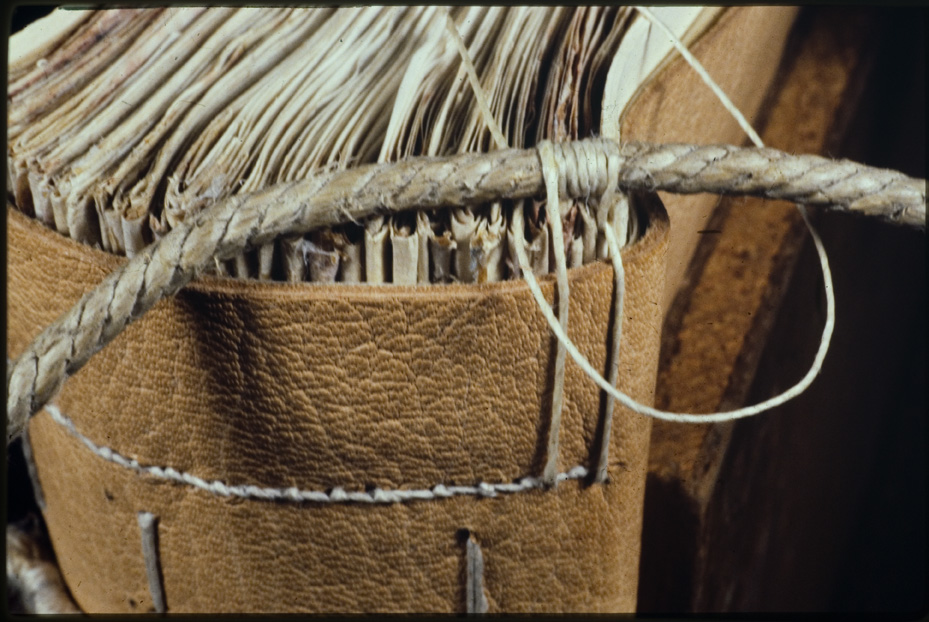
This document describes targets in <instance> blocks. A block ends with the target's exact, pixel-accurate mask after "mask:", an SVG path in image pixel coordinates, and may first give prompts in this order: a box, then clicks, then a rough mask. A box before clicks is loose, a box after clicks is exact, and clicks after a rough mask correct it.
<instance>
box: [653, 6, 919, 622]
mask: <svg viewBox="0 0 929 622" xmlns="http://www.w3.org/2000/svg"><path fill="white" fill-rule="evenodd" d="M912 20H913V17H912V16H910V17H909V22H911V23H912ZM905 21H907V17H906V16H903V17H901V16H900V15H895V14H888V13H887V12H883V11H879V10H875V9H855V10H850V9H834V8H820V9H808V10H806V12H805V13H804V14H803V15H802V16H801V18H800V20H799V21H798V24H797V26H796V28H795V31H794V33H793V42H792V44H791V45H792V46H793V47H792V48H788V54H787V55H786V57H785V61H784V63H783V64H782V69H781V74H780V83H779V86H778V87H776V92H777V95H776V97H774V98H772V99H771V100H770V101H769V106H768V110H767V122H766V124H765V125H764V132H763V134H762V136H763V138H764V139H765V141H766V142H767V143H768V144H769V145H771V146H774V147H777V148H780V149H785V150H787V151H795V152H801V151H802V152H813V153H817V152H818V153H822V154H831V155H836V156H839V155H842V156H848V157H855V158H858V159H860V160H862V161H864V162H867V163H869V164H876V165H885V166H897V167H898V168H902V167H903V165H902V164H900V163H894V164H890V163H880V162H876V161H874V160H873V159H869V157H870V158H873V157H874V155H873V154H874V152H875V149H874V148H873V147H874V145H867V144H864V143H866V142H867V140H866V139H865V138H864V137H865V136H867V135H868V133H869V130H871V131H873V132H875V133H877V134H880V136H881V138H882V139H884V140H883V141H882V142H879V143H878V144H879V145H882V144H885V143H886V142H888V141H886V138H887V135H886V130H882V129H880V128H874V127H873V124H874V120H875V119H879V120H880V119H883V120H885V121H886V120H887V117H888V116H889V117H891V118H894V116H895V115H899V114H900V113H899V112H894V111H893V110H892V109H891V110H884V109H880V108H879V107H877V106H875V104H874V102H873V99H874V97H875V95H874V93H875V92H877V91H881V90H883V91H886V90H887V89H888V88H900V85H901V84H904V85H910V90H909V95H910V100H911V102H912V100H913V98H914V96H916V95H918V93H915V92H914V91H913V88H912V81H913V80H914V79H915V78H914V76H915V75H916V74H915V71H917V70H919V68H918V67H917V68H916V69H915V70H914V69H913V67H912V66H910V69H909V72H908V73H904V74H902V75H900V76H899V77H898V80H897V81H891V84H890V85H889V87H888V85H886V84H885V85H880V83H879V82H877V80H879V77H880V76H881V75H885V74H886V71H887V67H886V65H887V63H890V64H891V66H893V65H897V66H899V62H900V61H899V59H898V60H897V62H896V63H894V62H893V61H892V60H889V59H888V55H890V56H893V54H892V53H891V52H893V50H891V52H888V51H887V47H888V42H891V43H893V42H894V41H895V40H897V39H898V38H899V37H900V35H899V31H900V24H901V23H902V22H905ZM914 29H915V30H914ZM904 30H905V28H904ZM919 33H920V31H919V29H918V26H910V29H909V31H908V34H909V36H910V38H911V40H915V42H916V43H915V47H916V50H917V51H918V49H919V46H920V45H922V46H923V48H922V49H923V52H922V54H923V56H924V54H925V51H924V45H925V43H924V41H925V38H924V37H925V35H924V31H922V35H921V36H920V34H919ZM897 47H898V48H900V47H901V46H900V45H899V44H898V45H897ZM901 53H902V52H901V50H900V49H897V50H896V54H897V55H898V56H899V55H900V54H901ZM905 56H906V55H905ZM911 56H912V52H911V53H910V55H909V57H911ZM904 66H905V65H904ZM920 75H921V73H920ZM900 78H902V79H903V81H902V82H901V81H900ZM876 85H877V86H876ZM863 89H867V90H865V91H863ZM895 100H896V102H897V104H898V105H899V103H900V101H902V100H900V99H899V98H895ZM923 102H924V99H923ZM909 105H910V107H911V108H912V107H913V106H916V109H921V108H920V106H919V104H918V100H917V103H916V104H913V103H910V104H909ZM923 106H924V104H923ZM915 114H916V113H914V112H912V111H911V113H910V116H911V117H912V116H914V115H915ZM922 114H923V115H924V112H923V113H922ZM915 123H917V125H918V123H919V120H917V121H916V122H915ZM911 127H912V123H911V124H910V126H906V125H904V126H901V127H899V128H898V134H903V135H908V136H910V140H911V142H912V141H913V140H915V145H917V148H918V149H925V125H924V118H923V125H922V134H921V135H920V134H919V131H918V127H917V128H916V130H917V131H916V132H915V133H910V132H908V128H911ZM914 136H915V138H914ZM905 146H906V145H904V146H903V147H904V148H905ZM898 151H899V150H898ZM911 164H916V166H915V169H916V170H911V171H908V172H909V174H911V175H917V176H921V177H923V176H925V170H924V160H923V164H922V165H921V166H920V165H919V164H918V163H913V162H911ZM920 169H923V170H920ZM817 220H818V222H819V226H820V229H821V231H822V234H823V238H824V241H825V243H826V245H827V250H828V251H829V255H830V260H831V263H832V269H833V274H834V278H835V288H836V292H837V299H838V310H837V317H838V320H837V329H836V335H835V339H834V344H833V347H832V349H831V351H830V354H829V356H828V357H827V360H826V365H825V367H824V370H823V373H822V375H821V376H820V378H819V379H818V380H817V382H816V383H815V384H814V386H813V387H812V388H811V389H810V390H809V391H808V392H807V393H806V394H805V395H803V396H801V397H800V398H798V399H797V400H795V401H793V402H791V403H789V404H787V405H785V406H784V407H782V408H779V409H777V410H775V411H772V412H770V413H767V414H764V415H761V416H759V417H757V418H754V419H751V420H743V421H740V422H736V423H732V424H721V425H706V426H684V425H678V424H668V423H664V422H660V421H659V422H656V424H655V426H654V428H653V439H652V451H651V456H650V476H649V482H648V488H647V492H646V507H645V528H644V533H643V552H642V565H641V578H640V589H639V610H640V611H643V612H677V611H820V610H840V609H851V610H854V609H868V608H871V609H884V610H886V609H894V603H893V602H892V601H893V598H892V597H891V596H890V595H891V594H893V593H896V594H897V595H899V596H900V598H901V599H902V600H903V601H904V603H903V605H901V607H902V609H903V610H906V609H907V608H908V607H909V609H913V608H915V607H916V605H914V604H913V603H914V602H916V601H915V599H916V596H914V595H918V594H920V593H923V594H924V592H920V591H919V589H918V587H916V586H918V585H919V583H918V579H916V580H914V578H913V577H914V572H913V571H912V568H913V567H916V568H917V570H918V569H919V567H920V566H919V563H917V562H920V561H921V563H922V574H921V575H920V574H919V573H918V572H916V574H915V576H916V577H919V576H921V577H922V579H923V582H924V581H925V572H924V570H925V568H924V565H925V534H924V532H923V533H922V534H921V535H920V533H919V530H918V528H916V527H914V520H919V516H920V512H921V516H922V523H919V524H924V521H925V503H924V497H925V480H924V479H923V480H919V479H918V478H917V479H912V478H910V479H907V478H906V477H904V478H903V479H905V480H906V481H905V482H903V483H900V484H899V485H898V487H897V488H895V490H898V493H899V491H902V490H905V491H907V493H913V494H915V495H916V497H917V498H918V497H919V495H920V494H922V497H923V503H922V505H920V504H919V503H918V502H916V501H910V502H907V503H904V504H902V505H901V503H899V501H900V500H899V499H896V501H897V502H898V503H896V505H895V506H894V507H892V508H891V511H890V512H889V514H885V513H881V512H879V511H877V510H876V509H875V508H876V506H877V504H878V503H880V502H881V501H879V500H880V499H883V503H888V502H889V501H890V499H888V495H887V494H886V493H882V488H883V486H884V485H885V484H886V480H887V478H888V477H889V475H888V474H893V476H894V477H897V478H899V475H900V473H903V474H904V475H907V474H909V473H910V472H911V471H912V469H907V467H910V466H912V465H913V464H914V463H915V464H916V465H917V466H924V464H923V465H920V464H919V463H920V461H922V462H924V459H923V458H922V455H923V453H922V451H921V450H922V449H924V448H925V443H924V433H923V432H921V431H923V430H924V429H925V427H924V425H925V422H924V419H923V418H922V417H923V415H922V410H923V409H922V408H920V406H919V405H920V404H923V405H924V402H925V388H924V384H923V383H922V382H921V379H922V378H923V377H924V375H925V372H924V370H925V332H924V330H922V332H920V330H921V329H923V327H922V324H924V321H925V308H926V307H925V284H924V256H925V236H924V234H922V233H918V232H913V231H906V230H902V229H899V228H893V227H887V226H884V225H881V224H878V223H875V222H871V221H866V220H863V219H858V218H852V217H848V216H835V215H827V216H825V217H822V218H817ZM705 237H706V238H707V239H706V240H705V241H704V243H703V244H702V245H701V247H700V249H699V251H698V253H697V256H696V258H695V260H694V261H693V262H692V264H691V267H690V271H689V274H688V282H687V284H686V285H685V287H684V288H683V289H682V290H681V292H680V293H679V294H678V297H677V299H676V300H675V303H674V305H673V306H672V309H671V312H670V314H669V317H668V319H667V321H666V324H665V343H664V344H663V354H662V361H661V367H660V371H659V383H658V387H659V388H658V396H657V400H656V401H657V403H658V404H660V405H661V406H662V407H664V408H668V409H672V410H677V411H687V412H713V411H717V410H726V409H730V408H733V407H736V406H739V405H742V404H746V403H755V402H757V401H760V400H762V399H764V398H766V397H769V396H771V395H774V394H775V393H778V392H780V391H783V390H784V389H786V388H787V387H788V386H790V385H791V384H793V383H794V382H796V381H797V380H798V379H799V378H800V377H801V376H802V375H803V374H804V373H805V372H806V369H807V368H808V366H809V363H810V361H811V360H812V358H813V355H814V352H815V350H816V346H817V344H818V341H819V335H820V332H821V330H822V323H823V320H824V309H825V307H824V298H823V295H822V280H821V276H820V275H819V268H818V263H817V261H816V260H815V255H814V254H813V253H812V248H811V245H810V243H809V239H808V237H809V236H808V235H806V234H805V233H804V232H803V229H802V224H801V222H800V219H799V217H798V215H797V212H796V210H795V209H794V207H793V206H792V205H789V204H780V203H774V202H763V201H759V200H755V199H735V200H725V201H723V202H721V204H720V206H719V208H718V209H717V211H716V213H715V214H714V216H713V218H712V219H711V221H710V224H708V225H707V231H706V233H705ZM920 348H921V349H920ZM920 365H921V366H922V367H921V369H922V370H923V372H922V373H921V374H920V373H919V372H918V371H914V368H915V369H916V370H918V369H920V367H919V366H920ZM917 412H919V413H920V414H918V415H917V414H916V413H917ZM907 430H909V432H907ZM920 438H921V439H923V442H922V444H920V441H919V440H918V439H920ZM893 447H900V448H902V449H900V451H902V452H904V454H905V455H904V457H900V456H898V455H896V453H900V452H899V451H896V450H895V449H889V448H893ZM895 452H896V453H895ZM891 458H892V459H891ZM894 460H895V462H894ZM888 464H889V465H890V466H888ZM901 469H903V470H902V471H901ZM914 477H915V476H914ZM881 478H883V479H881ZM920 481H921V482H922V484H920ZM881 482H882V483H881ZM901 508H906V509H905V510H904V509H901ZM888 515H889V516H892V517H896V519H897V522H898V523H899V525H898V527H902V528H903V529H904V530H905V531H908V532H909V533H911V535H912V539H913V543H912V546H906V545H905V544H902V543H900V542H899V541H897V540H895V539H894V538H893V537H892V536H890V535H888V534H884V535H883V540H881V537H880V536H877V537H875V538H872V536H874V534H873V533H871V530H878V531H879V530H881V529H886V527H885V525H886V523H887V522H888V519H887V516H888ZM910 515H911V516H910ZM908 516H909V517H908ZM868 521H870V522H868ZM873 542H884V545H879V544H873ZM865 544H867V546H868V547H869V548H866V549H863V550H859V549H861V548H862V547H864V546H865ZM888 547H891V548H893V547H896V550H897V553H898V554H892V553H887V551H886V549H887V548H888ZM920 547H922V548H921V549H920ZM850 560H851V561H854V564H852V565H850ZM869 560H870V561H871V562H874V560H880V561H881V562H882V563H885V564H888V565H890V567H891V568H897V569H899V568H904V569H905V571H904V572H905V573H907V578H906V579H904V580H903V581H904V583H905V584H906V585H908V586H910V588H909V589H908V590H907V589H905V588H901V587H899V581H898V582H892V581H890V580H887V579H884V580H883V584H881V585H883V587H880V585H878V586H877V587H876V586H875V585H876V582H879V581H880V579H881V576H882V573H881V572H879V571H877V570H876V569H874V568H873V567H872V566H871V565H869Z"/></svg>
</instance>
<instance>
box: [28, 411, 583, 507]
mask: <svg viewBox="0 0 929 622" xmlns="http://www.w3.org/2000/svg"><path fill="white" fill-rule="evenodd" d="M45 410H46V412H48V414H49V415H50V416H51V417H52V420H54V421H55V423H57V424H59V425H61V426H62V427H64V428H65V429H66V430H68V432H70V433H71V435H72V436H74V437H75V438H77V439H78V440H79V441H81V442H82V443H83V444H84V446H86V447H87V448H88V449H90V451H91V452H93V453H94V454H95V455H97V456H98V457H100V458H103V459H104V460H106V461H107V462H112V463H114V464H117V465H119V466H122V467H124V468H127V469H131V470H133V471H136V472H137V473H140V474H143V475H151V476H152V477H156V478H158V479H163V480H169V481H173V482H177V483H180V484H186V485H188V486H193V487H194V488H199V489H200V490H205V491H206V492H209V493H211V494H214V495H217V496H220V497H239V498H242V499H260V500H264V501H293V502H297V503H304V502H312V503H362V504H364V503H367V504H390V503H402V502H405V501H437V500H440V499H447V498H450V497H459V496H473V497H490V498H493V497H496V496H498V495H501V494H515V493H520V492H528V491H530V490H536V489H544V488H546V485H545V483H544V482H543V480H542V478H540V477H533V476H531V475H530V476H526V477H522V478H519V479H518V480H516V481H513V482H509V483H494V484H489V483H487V482H480V483H479V484H477V485H475V486H446V485H445V484H436V485H435V486H433V487H432V488H422V489H401V488H397V489H390V488H375V489H373V490H371V491H346V490H345V489H343V488H342V487H341V486H337V487H335V488H333V489H331V490H329V491H325V490H303V489H300V488H297V487H295V486H294V487H290V488H266V487H262V486H256V485H253V484H239V485H229V484H226V483H225V482H222V481H219V480H212V481H207V480H205V479H203V478H200V477H197V476H196V475H192V474H190V473H186V472H183V471H178V470H176V469H174V468H172V467H161V466H155V465H145V464H141V463H140V462H139V461H137V460H135V459H133V458H127V457H125V456H123V455H121V454H119V453H117V452H115V451H113V450H112V449H110V448H109V447H102V446H100V445H97V444H96V443H94V442H93V441H92V440H90V439H89V438H87V437H86V436H84V435H83V434H81V433H80V432H79V431H78V430H77V428H76V427H75V426H74V422H73V421H71V419H69V418H68V417H67V416H66V415H65V414H64V413H62V412H61V410H59V409H58V407H57V406H56V405H54V404H47V405H46V406H45ZM587 472H588V471H587V468H586V467H584V466H582V465H578V466H575V467H574V468H572V469H569V470H568V471H565V472H563V473H558V474H557V475H556V476H555V479H556V481H557V482H564V481H567V480H574V479H584V478H586V477H587Z"/></svg>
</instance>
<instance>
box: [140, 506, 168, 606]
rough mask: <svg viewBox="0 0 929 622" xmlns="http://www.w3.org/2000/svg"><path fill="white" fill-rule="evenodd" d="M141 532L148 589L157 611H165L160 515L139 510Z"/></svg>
mask: <svg viewBox="0 0 929 622" xmlns="http://www.w3.org/2000/svg"><path fill="white" fill-rule="evenodd" d="M136 517H137V518H138V521H139V533H140V535H141V536H142V557H143V558H144V560H145V575H146V576H147V577H148V591H149V594H150V595H151V597H152V606H153V607H154V608H155V613H165V612H166V611H167V605H166V604H165V588H164V581H163V579H162V575H161V556H160V555H159V552H158V517H157V516H155V515H154V514H152V513H151V512H138V513H137V514H136Z"/></svg>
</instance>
